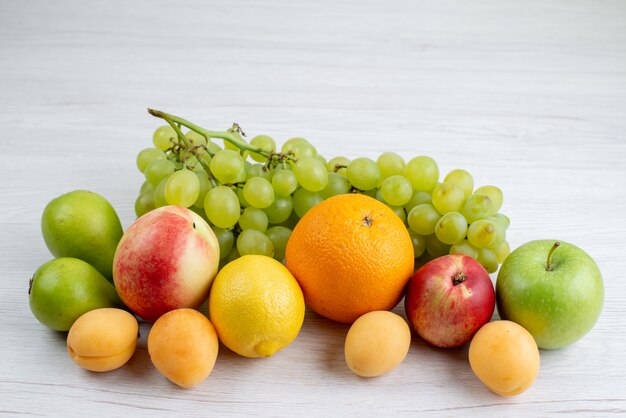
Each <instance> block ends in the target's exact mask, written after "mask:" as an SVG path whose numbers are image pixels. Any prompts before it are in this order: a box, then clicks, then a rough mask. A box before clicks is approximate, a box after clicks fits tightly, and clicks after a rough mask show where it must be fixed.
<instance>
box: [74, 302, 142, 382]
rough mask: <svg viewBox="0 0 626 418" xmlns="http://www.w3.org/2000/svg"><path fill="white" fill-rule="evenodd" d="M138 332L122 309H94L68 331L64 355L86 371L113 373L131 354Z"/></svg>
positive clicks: (135, 321) (132, 317)
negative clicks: (111, 371)
mask: <svg viewBox="0 0 626 418" xmlns="http://www.w3.org/2000/svg"><path fill="white" fill-rule="evenodd" d="M138 330H139V325H138V324H137V320H136V319H135V317H134V316H132V315H131V314H130V313H128V312H126V311H124V310H122V309H117V308H100V309H94V310H92V311H89V312H87V313H85V314H83V315H81V316H80V317H79V318H78V319H77V320H76V322H74V324H73V325H72V327H71V328H70V332H69V333H68V334H67V352H68V354H69V355H70V358H71V359H72V360H74V362H76V364H78V365H79V366H81V367H83V368H85V369H87V370H91V371H94V372H108V371H110V370H115V369H117V368H119V367H122V366H123V365H124V364H126V362H127V361H128V360H129V359H130V358H131V357H132V355H133V353H134V352H135V348H136V347H137V331H138Z"/></svg>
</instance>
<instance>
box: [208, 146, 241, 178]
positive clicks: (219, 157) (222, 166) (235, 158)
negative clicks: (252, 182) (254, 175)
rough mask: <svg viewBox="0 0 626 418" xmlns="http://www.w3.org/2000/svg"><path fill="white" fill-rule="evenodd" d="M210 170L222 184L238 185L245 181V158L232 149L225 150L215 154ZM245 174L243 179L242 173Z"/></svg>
mask: <svg viewBox="0 0 626 418" xmlns="http://www.w3.org/2000/svg"><path fill="white" fill-rule="evenodd" d="M209 168H210V169H211V173H213V176H214V177H215V178H216V179H217V181H219V182H220V183H222V184H230V183H236V182H237V181H243V180H245V167H244V164H243V158H242V157H241V155H239V153H238V152H235V151H233V150H231V149H223V150H221V151H218V152H216V153H215V155H214V156H213V158H211V162H210V163H209ZM242 172H243V179H241V173H242Z"/></svg>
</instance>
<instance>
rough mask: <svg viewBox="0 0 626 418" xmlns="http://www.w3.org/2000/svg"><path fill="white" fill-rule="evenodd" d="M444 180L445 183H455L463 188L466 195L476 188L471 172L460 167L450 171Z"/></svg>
mask: <svg viewBox="0 0 626 418" xmlns="http://www.w3.org/2000/svg"><path fill="white" fill-rule="evenodd" d="M443 181H444V183H450V184H454V185H455V186H456V187H458V188H459V189H461V190H462V191H463V194H465V197H467V196H469V195H471V194H472V190H474V178H473V177H472V175H471V174H470V173H468V172H467V171H465V170H461V169H460V168H457V169H456V170H452V171H450V172H449V173H448V174H447V175H446V177H445V178H444V179H443Z"/></svg>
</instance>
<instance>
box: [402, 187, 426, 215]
mask: <svg viewBox="0 0 626 418" xmlns="http://www.w3.org/2000/svg"><path fill="white" fill-rule="evenodd" d="M422 203H428V204H431V205H432V203H433V201H432V198H431V196H430V193H427V192H423V191H421V190H416V191H414V192H413V196H411V199H410V200H409V201H408V202H407V203H406V204H405V205H404V209H405V210H406V213H409V212H411V209H413V208H414V207H415V206H417V205H421V204H422Z"/></svg>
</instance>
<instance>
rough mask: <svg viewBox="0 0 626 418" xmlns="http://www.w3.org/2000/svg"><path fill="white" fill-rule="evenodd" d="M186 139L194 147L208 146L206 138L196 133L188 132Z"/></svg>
mask: <svg viewBox="0 0 626 418" xmlns="http://www.w3.org/2000/svg"><path fill="white" fill-rule="evenodd" d="M185 138H187V140H188V141H189V142H190V144H191V146H192V147H202V146H206V138H205V137H204V135H201V134H199V133H198V132H196V131H187V133H186V134H185Z"/></svg>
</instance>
